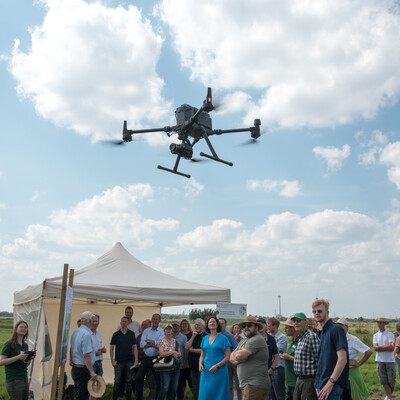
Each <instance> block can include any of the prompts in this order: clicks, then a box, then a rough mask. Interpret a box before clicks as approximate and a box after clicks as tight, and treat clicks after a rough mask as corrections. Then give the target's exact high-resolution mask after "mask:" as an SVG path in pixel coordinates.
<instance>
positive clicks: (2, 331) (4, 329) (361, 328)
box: [0, 318, 400, 400]
mask: <svg viewBox="0 0 400 400" xmlns="http://www.w3.org/2000/svg"><path fill="white" fill-rule="evenodd" d="M12 326H13V320H12V319H11V318H0V347H1V348H2V347H3V345H4V343H5V342H6V341H7V340H8V339H9V337H10V336H11V333H12ZM393 327H394V326H393V324H391V325H389V327H388V330H391V331H393ZM281 328H282V331H283V326H281ZM349 328H350V329H349V331H350V333H351V334H352V335H355V336H357V337H359V338H360V339H361V340H362V341H363V342H364V343H365V344H366V345H367V346H370V347H372V337H373V334H374V333H375V332H376V331H377V328H376V324H375V323H371V322H368V323H367V322H362V323H358V322H357V323H356V322H353V323H351V322H350V327H349ZM374 360H375V354H372V356H371V357H370V358H369V360H368V361H367V362H366V363H365V364H364V365H363V366H362V367H361V373H362V375H363V377H364V381H365V383H366V385H367V387H368V389H369V391H370V393H371V396H370V400H383V398H384V397H385V394H384V392H383V389H382V386H381V385H380V384H379V380H378V376H377V374H376V364H375V361H374ZM4 383H5V375H4V368H3V367H0V400H7V399H8V395H7V392H6V390H5V387H4V386H5V385H4ZM396 394H399V396H398V398H400V379H399V378H398V377H397V381H396V387H395V396H394V398H396V397H397V396H396ZM144 395H145V398H146V395H147V392H145V393H144ZM103 399H104V400H111V399H112V386H111V385H107V390H106V393H105V395H104V396H103ZM185 399H187V400H190V399H192V396H191V394H190V391H189V389H188V390H186V395H185Z"/></svg>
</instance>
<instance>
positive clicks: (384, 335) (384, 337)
mask: <svg viewBox="0 0 400 400" xmlns="http://www.w3.org/2000/svg"><path fill="white" fill-rule="evenodd" d="M373 342H374V344H375V343H376V344H377V345H378V346H387V345H388V344H389V343H390V342H394V335H393V333H392V332H389V331H387V330H384V331H383V332H381V331H378V332H376V333H375V335H374V340H373ZM375 361H378V362H393V363H394V354H393V351H377V352H376V356H375Z"/></svg>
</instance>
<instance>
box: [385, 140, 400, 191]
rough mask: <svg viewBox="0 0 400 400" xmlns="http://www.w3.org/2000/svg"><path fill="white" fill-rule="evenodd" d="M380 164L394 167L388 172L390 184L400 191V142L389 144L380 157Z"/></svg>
mask: <svg viewBox="0 0 400 400" xmlns="http://www.w3.org/2000/svg"><path fill="white" fill-rule="evenodd" d="M380 162H381V163H383V164H385V165H389V166H390V165H392V167H390V168H389V169H388V171H387V174H388V177H389V180H390V182H392V183H394V184H395V185H396V186H397V189H400V142H394V143H390V144H388V145H387V146H386V147H385V148H384V149H383V150H382V153H381V155H380Z"/></svg>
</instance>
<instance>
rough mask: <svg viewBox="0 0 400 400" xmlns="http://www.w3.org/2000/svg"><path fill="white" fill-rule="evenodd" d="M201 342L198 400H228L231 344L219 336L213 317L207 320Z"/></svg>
mask: <svg viewBox="0 0 400 400" xmlns="http://www.w3.org/2000/svg"><path fill="white" fill-rule="evenodd" d="M206 331H207V332H208V335H206V336H204V338H203V340H202V342H201V346H200V347H201V354H200V360H199V371H200V373H201V374H200V388H199V400H229V376H228V366H227V363H228V361H229V357H230V354H231V344H230V343H229V340H228V338H227V337H226V336H224V335H223V334H221V333H220V332H221V326H220V324H219V322H218V320H217V319H216V318H215V317H211V318H210V319H209V320H208V323H207V327H206Z"/></svg>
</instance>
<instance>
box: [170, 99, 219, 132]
mask: <svg viewBox="0 0 400 400" xmlns="http://www.w3.org/2000/svg"><path fill="white" fill-rule="evenodd" d="M197 110H198V109H197V108H196V107H192V106H189V105H188V104H183V105H182V106H180V107H178V108H177V109H176V110H175V118H176V123H177V124H178V125H181V124H184V123H185V122H186V121H188V120H189V119H190V118H191V117H193V115H194V114H196V112H197ZM197 124H199V125H202V126H204V128H206V129H209V130H211V129H212V121H211V117H210V115H209V114H208V113H206V112H202V113H201V114H200V115H199V116H198V117H197Z"/></svg>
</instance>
